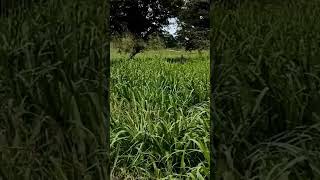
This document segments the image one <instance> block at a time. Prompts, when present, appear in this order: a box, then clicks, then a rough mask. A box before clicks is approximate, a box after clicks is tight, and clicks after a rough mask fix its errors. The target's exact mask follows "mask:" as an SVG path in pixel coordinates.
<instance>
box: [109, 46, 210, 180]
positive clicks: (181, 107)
mask: <svg viewBox="0 0 320 180" xmlns="http://www.w3.org/2000/svg"><path fill="white" fill-rule="evenodd" d="M111 55H112V67H111V82H112V83H111V111H112V121H111V129H112V131H111V148H112V149H113V152H112V157H113V164H114V165H113V168H112V169H113V175H114V176H115V177H120V178H122V179H124V178H125V177H128V178H130V177H131V179H141V178H142V179H143V178H145V179H160V178H166V179H169V178H170V177H171V178H177V179H201V178H205V177H207V178H208V174H209V172H208V170H209V164H208V162H209V149H208V145H209V97H208V93H209V66H208V65H209V63H208V60H209V54H208V53H207V52H205V53H204V56H203V57H199V56H198V53H197V52H189V53H188V52H184V51H180V52H178V51H170V50H161V51H159V50H157V51H146V52H144V53H141V54H139V55H137V57H136V60H135V61H125V59H123V58H122V57H121V55H119V54H111ZM181 55H184V56H185V58H186V62H185V63H184V64H181V63H172V62H167V61H166V59H171V60H172V59H177V61H179V60H180V58H181Z"/></svg>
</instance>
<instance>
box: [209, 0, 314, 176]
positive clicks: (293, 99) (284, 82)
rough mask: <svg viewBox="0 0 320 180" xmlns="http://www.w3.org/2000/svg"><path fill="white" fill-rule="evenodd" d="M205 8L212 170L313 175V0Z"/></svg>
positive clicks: (236, 173)
mask: <svg viewBox="0 0 320 180" xmlns="http://www.w3.org/2000/svg"><path fill="white" fill-rule="evenodd" d="M247 2H248V3H243V4H242V6H241V7H239V8H237V9H233V10H226V9H223V8H219V7H218V6H216V8H215V9H214V10H213V11H212V12H211V13H212V14H211V21H212V22H211V23H212V24H213V25H214V26H213V28H212V31H211V33H212V37H211V38H212V39H211V52H210V53H211V57H212V60H213V61H214V62H215V64H214V67H212V68H214V71H213V76H212V81H213V83H212V85H213V87H212V92H213V94H212V95H213V99H214V106H213V109H212V110H213V120H214V135H215V137H214V140H213V143H215V152H214V156H215V158H214V159H215V161H216V164H215V169H216V177H217V178H218V177H219V178H224V179H265V180H271V179H272V180H276V179H290V180H291V179H293V180H295V179H305V180H307V179H320V164H319V162H320V151H319V147H320V144H319V142H320V141H319V140H320V118H319V117H320V111H319V110H320V109H319V107H320V106H319V105H320V91H319V89H320V79H319V77H320V66H319V65H320V21H319V20H318V14H319V13H320V3H319V1H301V0H294V1H273V2H272V1H261V2H258V1H247Z"/></svg>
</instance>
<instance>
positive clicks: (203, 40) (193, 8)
mask: <svg viewBox="0 0 320 180" xmlns="http://www.w3.org/2000/svg"><path fill="white" fill-rule="evenodd" d="M209 12H210V2H209V0H188V1H185V4H184V6H183V8H182V10H181V12H180V13H179V16H178V19H179V21H178V23H179V27H180V28H179V31H178V39H179V41H180V42H181V43H182V44H184V46H185V48H186V50H193V49H202V48H207V47H209V32H210V21H209Z"/></svg>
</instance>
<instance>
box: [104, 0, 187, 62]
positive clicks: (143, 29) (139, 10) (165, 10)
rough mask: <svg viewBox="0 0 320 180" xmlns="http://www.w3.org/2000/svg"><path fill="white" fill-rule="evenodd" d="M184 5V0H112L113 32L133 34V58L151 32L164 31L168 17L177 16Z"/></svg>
mask: <svg viewBox="0 0 320 180" xmlns="http://www.w3.org/2000/svg"><path fill="white" fill-rule="evenodd" d="M182 5H183V0H111V13H110V14H111V18H110V22H111V24H110V28H111V32H112V34H113V35H114V34H120V35H121V34H123V33H125V32H130V33H131V34H132V35H133V37H134V39H135V40H134V42H135V43H134V46H133V50H132V52H131V54H130V56H129V59H132V58H133V57H134V56H135V55H136V54H138V53H139V52H141V51H142V50H143V49H144V48H145V42H147V41H148V39H149V36H150V35H151V34H154V33H161V32H163V30H162V28H163V27H164V26H166V25H168V24H169V21H168V19H169V18H172V17H175V16H176V15H177V14H178V12H179V11H180V7H181V6H182Z"/></svg>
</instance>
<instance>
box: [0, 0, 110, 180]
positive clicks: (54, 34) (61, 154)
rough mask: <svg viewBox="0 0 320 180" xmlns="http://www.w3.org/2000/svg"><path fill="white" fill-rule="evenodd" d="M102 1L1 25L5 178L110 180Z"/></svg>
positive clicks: (0, 151)
mask: <svg viewBox="0 0 320 180" xmlns="http://www.w3.org/2000/svg"><path fill="white" fill-rule="evenodd" d="M102 2H103V1H101V2H100V3H101V4H100V3H99V2H96V3H95V4H94V5H93V4H92V2H89V1H84V0H83V1H77V2H73V1H46V2H43V3H35V4H33V6H32V8H31V9H30V11H27V12H24V14H18V15H15V16H9V17H7V18H2V19H1V20H0V163H1V164H0V179H8V180H11V179H12V180H16V179H59V180H60V179H70V180H71V179H108V178H107V176H108V168H107V166H108V162H109V161H108V157H107V153H106V151H107V150H108V146H107V144H108V141H107V138H106V137H107V135H108V132H107V131H106V123H105V119H106V117H108V111H107V109H106V108H103V107H105V103H104V100H103V99H102V96H103V95H104V94H103V92H105V91H106V90H107V85H108V84H107V83H106V82H107V81H106V77H105V76H106V75H107V71H106V70H105V69H104V68H103V67H104V66H106V65H105V64H104V63H106V60H108V59H107V58H108V56H109V51H106V49H107V50H108V49H109V48H108V36H107V35H108V31H106V30H105V28H106V25H105V20H104V17H105V16H104V15H106V14H107V12H105V9H106V5H105V4H104V3H103V4H102ZM102 81H103V82H102Z"/></svg>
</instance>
